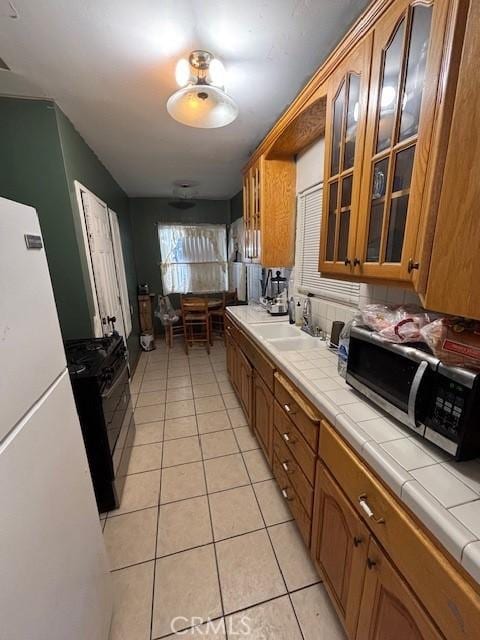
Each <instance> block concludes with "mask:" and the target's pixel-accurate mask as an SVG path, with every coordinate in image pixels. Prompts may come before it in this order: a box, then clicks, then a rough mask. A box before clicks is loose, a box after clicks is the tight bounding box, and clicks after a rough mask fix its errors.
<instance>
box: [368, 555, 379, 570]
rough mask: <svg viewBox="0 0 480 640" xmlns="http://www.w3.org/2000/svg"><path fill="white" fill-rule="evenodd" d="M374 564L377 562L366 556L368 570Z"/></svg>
mask: <svg viewBox="0 0 480 640" xmlns="http://www.w3.org/2000/svg"><path fill="white" fill-rule="evenodd" d="M376 564H377V563H376V562H375V560H372V559H371V558H367V567H368V568H369V569H370V570H372V569H373V567H375V566H376Z"/></svg>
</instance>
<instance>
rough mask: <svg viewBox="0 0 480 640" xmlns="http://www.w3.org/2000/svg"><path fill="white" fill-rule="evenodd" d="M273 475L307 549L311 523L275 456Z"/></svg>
mask: <svg viewBox="0 0 480 640" xmlns="http://www.w3.org/2000/svg"><path fill="white" fill-rule="evenodd" d="M273 475H274V476H275V479H276V481H277V482H278V486H279V487H280V490H281V492H282V494H283V497H284V498H285V500H287V502H288V506H289V508H290V511H291V512H292V515H293V517H294V518H295V521H296V523H297V526H298V528H299V530H300V533H301V534H302V537H303V539H304V541H305V544H306V545H307V547H309V546H310V536H311V529H312V521H311V519H310V518H309V517H308V515H307V513H306V511H305V509H304V508H303V506H302V503H301V501H300V499H299V497H298V495H297V493H296V491H295V489H294V488H293V486H292V484H291V482H290V479H289V477H288V476H287V474H286V473H285V471H284V470H283V467H282V465H281V463H280V461H279V459H278V458H277V456H276V455H275V453H274V454H273Z"/></svg>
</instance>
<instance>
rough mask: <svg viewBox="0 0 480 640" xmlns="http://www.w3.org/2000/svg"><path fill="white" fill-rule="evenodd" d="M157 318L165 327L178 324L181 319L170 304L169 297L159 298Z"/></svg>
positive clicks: (156, 311)
mask: <svg viewBox="0 0 480 640" xmlns="http://www.w3.org/2000/svg"><path fill="white" fill-rule="evenodd" d="M155 317H156V318H158V319H159V320H160V322H161V323H162V324H163V325H164V326H165V325H169V324H173V323H174V322H178V320H179V317H178V315H177V314H176V313H175V310H174V308H173V306H172V303H171V302H170V298H169V297H168V296H158V306H157V308H156V309H155Z"/></svg>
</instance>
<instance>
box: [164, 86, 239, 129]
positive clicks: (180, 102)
mask: <svg viewBox="0 0 480 640" xmlns="http://www.w3.org/2000/svg"><path fill="white" fill-rule="evenodd" d="M167 111H168V113H169V114H170V115H171V116H172V118H173V119H174V120H176V121H177V122H180V123H181V124H185V125H187V126H188V127H198V128H201V129H215V128H216V127H225V126H226V125H227V124H230V123H231V122H233V121H234V120H235V118H236V117H237V116H238V107H237V105H236V103H235V102H234V101H233V100H232V98H230V96H227V94H226V93H225V92H224V91H222V90H221V89H218V88H217V87H212V86H210V85H194V86H192V85H189V86H188V87H184V88H183V89H179V90H178V91H176V92H175V93H174V94H173V95H172V96H170V98H169V99H168V101H167Z"/></svg>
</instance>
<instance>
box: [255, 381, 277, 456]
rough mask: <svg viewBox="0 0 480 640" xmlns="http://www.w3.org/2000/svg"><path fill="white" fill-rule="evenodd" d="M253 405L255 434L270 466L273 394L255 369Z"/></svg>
mask: <svg viewBox="0 0 480 640" xmlns="http://www.w3.org/2000/svg"><path fill="white" fill-rule="evenodd" d="M253 407H254V419H253V426H254V431H255V435H256V436H257V438H258V441H259V442H260V445H261V447H262V449H263V452H264V454H265V456H266V458H267V460H268V462H269V464H270V466H272V456H273V394H272V392H271V391H270V389H269V388H268V387H267V385H266V384H265V382H264V381H263V380H262V377H261V376H260V375H259V374H258V373H257V372H256V371H255V372H254V374H253Z"/></svg>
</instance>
